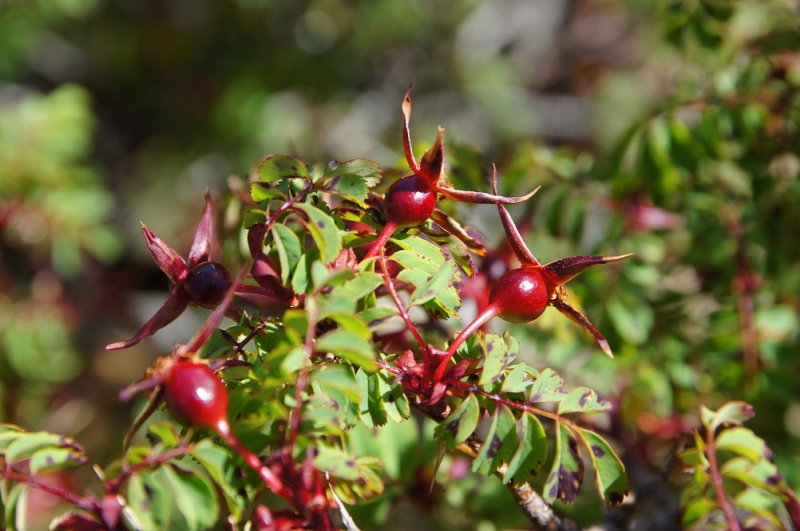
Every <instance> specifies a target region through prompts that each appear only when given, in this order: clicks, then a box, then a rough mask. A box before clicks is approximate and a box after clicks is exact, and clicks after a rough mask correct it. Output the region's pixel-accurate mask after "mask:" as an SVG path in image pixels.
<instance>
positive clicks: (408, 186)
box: [383, 175, 436, 228]
mask: <svg viewBox="0 0 800 531" xmlns="http://www.w3.org/2000/svg"><path fill="white" fill-rule="evenodd" d="M383 205H384V210H385V211H386V218H387V219H388V220H389V221H390V222H392V223H394V224H395V225H396V226H397V227H400V228H403V227H416V226H417V225H421V224H423V223H425V222H426V221H427V220H428V218H429V217H430V216H431V214H432V213H433V209H434V208H435V207H436V191H435V190H434V189H433V188H432V187H431V185H430V184H428V181H426V180H425V179H423V178H422V177H420V176H419V175H409V176H408V177H403V178H402V179H400V180H399V181H395V182H394V183H392V185H391V186H390V187H389V190H387V191H386V197H385V198H384V201H383Z"/></svg>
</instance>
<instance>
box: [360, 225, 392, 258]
mask: <svg viewBox="0 0 800 531" xmlns="http://www.w3.org/2000/svg"><path fill="white" fill-rule="evenodd" d="M396 229H397V223H395V222H394V221H387V222H386V225H384V226H383V230H382V231H381V233H380V234H379V235H378V239H377V240H375V243H373V244H372V247H371V248H370V250H369V252H368V253H367V254H366V255H365V256H364V260H367V259H369V258H373V257H375V256H378V253H380V252H381V249H383V246H384V245H386V242H387V241H389V238H391V237H392V234H394V231H395V230H396Z"/></svg>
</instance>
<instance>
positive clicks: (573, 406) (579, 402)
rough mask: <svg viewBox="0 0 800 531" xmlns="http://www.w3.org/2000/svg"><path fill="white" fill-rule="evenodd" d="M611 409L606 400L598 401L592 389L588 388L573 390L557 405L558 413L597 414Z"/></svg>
mask: <svg viewBox="0 0 800 531" xmlns="http://www.w3.org/2000/svg"><path fill="white" fill-rule="evenodd" d="M610 409H611V402H609V401H608V400H598V398H597V393H596V392H595V390H594V389H589V388H588V387H578V388H576V389H573V390H572V391H571V392H570V393H569V394H568V395H567V396H565V397H564V399H563V400H562V401H561V402H560V403H559V404H558V413H559V414H562V413H574V412H577V411H580V412H581V413H599V412H601V411H608V410H610Z"/></svg>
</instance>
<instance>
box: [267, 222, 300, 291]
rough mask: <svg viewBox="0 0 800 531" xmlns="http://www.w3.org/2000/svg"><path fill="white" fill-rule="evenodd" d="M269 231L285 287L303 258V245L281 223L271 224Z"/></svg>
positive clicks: (292, 232)
mask: <svg viewBox="0 0 800 531" xmlns="http://www.w3.org/2000/svg"><path fill="white" fill-rule="evenodd" d="M270 231H271V233H272V244H273V246H274V247H275V251H276V252H277V253H278V261H279V262H280V265H281V280H282V281H283V284H284V285H286V284H287V283H288V282H289V278H290V277H291V274H292V272H293V271H294V268H295V267H297V263H298V262H299V261H300V257H301V256H303V244H302V243H301V242H300V238H298V237H297V234H295V233H294V231H292V230H291V229H290V228H289V227H287V226H286V225H283V224H281V223H275V224H273V225H272V227H270Z"/></svg>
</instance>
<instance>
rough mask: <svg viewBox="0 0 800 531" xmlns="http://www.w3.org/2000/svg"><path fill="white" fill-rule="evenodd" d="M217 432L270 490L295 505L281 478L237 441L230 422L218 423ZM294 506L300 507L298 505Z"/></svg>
mask: <svg viewBox="0 0 800 531" xmlns="http://www.w3.org/2000/svg"><path fill="white" fill-rule="evenodd" d="M217 433H219V435H220V437H222V439H223V440H224V441H225V442H226V443H227V444H228V446H230V447H231V448H232V449H233V450H234V451H235V452H236V453H237V454H239V455H240V456H241V458H242V459H244V462H245V463H247V465H248V466H249V467H250V468H252V469H253V470H255V472H256V473H257V474H258V475H259V476H260V477H261V479H263V480H264V483H265V484H266V485H267V487H268V488H269V489H270V490H271V491H272V492H274V493H275V494H277V495H278V496H280V497H281V498H283V499H284V500H286V501H287V502H289V503H290V504H291V505H292V506H295V500H294V497H293V496H292V495H291V493H289V492H288V491H287V490H286V487H285V486H284V485H283V483H282V482H281V480H280V479H278V477H277V476H276V475H275V474H274V473H273V472H272V470H270V468H269V467H268V466H266V465H264V464H263V463H262V462H261V459H259V458H258V456H257V455H256V454H254V453H253V452H251V451H250V450H248V449H247V448H246V447H245V446H244V445H243V444H242V443H241V442H239V439H237V438H236V436H235V435H234V434H233V432H232V431H231V427H230V424H228V423H227V422H224V423H222V424H220V425H219V426H218V427H217ZM295 508H296V509H301V508H298V507H295Z"/></svg>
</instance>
